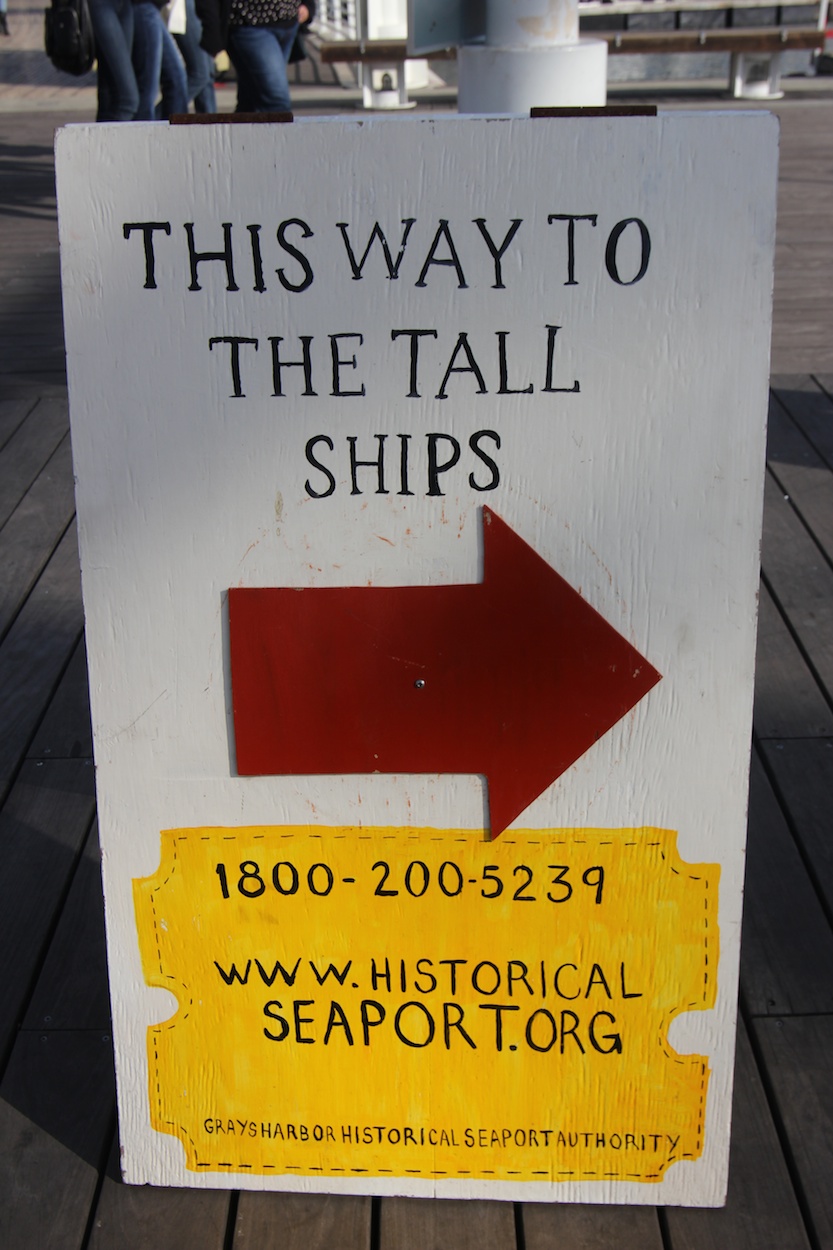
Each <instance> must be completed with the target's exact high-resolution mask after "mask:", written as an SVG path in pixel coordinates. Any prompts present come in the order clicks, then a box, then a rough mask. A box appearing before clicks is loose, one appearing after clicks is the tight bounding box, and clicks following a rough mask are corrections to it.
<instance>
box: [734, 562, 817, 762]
mask: <svg viewBox="0 0 833 1250" xmlns="http://www.w3.org/2000/svg"><path fill="white" fill-rule="evenodd" d="M753 720H754V725H755V732H756V733H757V735H758V737H759V738H803V737H812V736H814V735H819V734H833V710H831V707H830V704H829V703H828V701H827V700H826V698H825V697H824V693H823V692H822V689H821V687H820V686H819V683H818V682H817V681H816V679H815V677H814V676H813V673H812V671H811V670H810V668H809V667H808V665H807V663H806V661H805V659H804V657H803V655H802V654H801V651H800V649H799V647H798V645H797V643H796V642H795V640H794V638H793V636H792V634H791V633H790V630H789V626H788V624H787V622H786V620H785V619H784V617H783V616H782V615H781V613H780V612H779V611H778V609H777V607H776V606H775V604H774V603H773V601H772V596H771V595H770V593H769V591H768V590H767V588H766V586H765V585H762V586H761V592H760V601H759V612H758V649H757V662H756V674H755V712H754V717H753Z"/></svg>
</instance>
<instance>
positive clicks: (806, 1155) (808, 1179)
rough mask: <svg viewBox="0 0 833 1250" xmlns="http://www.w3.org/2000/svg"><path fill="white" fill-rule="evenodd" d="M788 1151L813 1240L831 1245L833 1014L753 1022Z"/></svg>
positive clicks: (823, 1249)
mask: <svg viewBox="0 0 833 1250" xmlns="http://www.w3.org/2000/svg"><path fill="white" fill-rule="evenodd" d="M754 1028H755V1036H756V1038H757V1041H758V1044H759V1046H760V1049H761V1053H762V1055H763V1056H764V1058H765V1060H766V1065H767V1072H768V1075H769V1081H770V1084H771V1086H772V1088H773V1091H774V1094H775V1102H776V1106H777V1111H778V1114H779V1116H780V1118H781V1120H782V1122H783V1125H784V1128H785V1131H786V1134H787V1138H788V1142H789V1149H790V1151H791V1154H792V1158H793V1161H794V1165H795V1168H796V1170H797V1172H798V1175H799V1179H800V1186H801V1192H802V1195H803V1198H804V1201H805V1202H806V1204H807V1207H808V1210H809V1213H810V1219H811V1222H812V1229H813V1233H814V1237H815V1244H816V1245H817V1246H818V1247H819V1250H830V1247H831V1246H833V1184H831V1171H830V1157H831V1151H833V1018H832V1017H831V1016H830V1015H827V1016H823V1017H818V1016H817V1017H802V1018H800V1019H788V1018H787V1019H780V1020H756V1021H755V1025H754Z"/></svg>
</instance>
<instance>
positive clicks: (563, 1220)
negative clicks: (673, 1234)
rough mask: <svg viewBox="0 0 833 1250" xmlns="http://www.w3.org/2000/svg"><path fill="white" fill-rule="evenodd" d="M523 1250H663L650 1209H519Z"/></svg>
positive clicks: (529, 1206)
mask: <svg viewBox="0 0 833 1250" xmlns="http://www.w3.org/2000/svg"><path fill="white" fill-rule="evenodd" d="M523 1235H524V1240H523V1245H524V1250H555V1248H556V1247H557V1248H558V1250H600V1247H602V1246H611V1247H615V1248H616V1250H663V1242H662V1231H661V1229H660V1224H659V1219H658V1216H657V1211H656V1209H655V1208H654V1207H616V1206H612V1207H601V1206H600V1207H591V1206H566V1205H565V1206H549V1205H545V1204H543V1203H533V1202H525V1203H524V1205H523Z"/></svg>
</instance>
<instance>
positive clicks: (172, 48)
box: [133, 0, 188, 122]
mask: <svg viewBox="0 0 833 1250" xmlns="http://www.w3.org/2000/svg"><path fill="white" fill-rule="evenodd" d="M133 9H134V19H135V23H136V30H135V34H134V37H133V67H134V69H135V71H136V81H137V83H138V86H139V107H138V109H137V110H136V121H139V122H152V121H155V119H156V98H157V96H158V95H159V86H160V82H161V80H162V79H164V81H165V94H166V97H167V99H168V101H169V106H170V111H171V113H187V112H188V85H187V81H186V78H185V66H184V65H183V63H182V57H181V56H180V55H179V51H178V49H177V46H176V44H175V43H174V40H173V35H172V34H171V33H170V31H169V30H168V28H167V26H166V25H165V22H164V21H163V19H162V14H161V13H160V12H159V10H158V9H157V7H156V5H155V4H152V3H151V2H150V0H141V3H139V4H134V5H133Z"/></svg>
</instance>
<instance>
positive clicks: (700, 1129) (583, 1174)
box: [136, 826, 720, 1182]
mask: <svg viewBox="0 0 833 1250" xmlns="http://www.w3.org/2000/svg"><path fill="white" fill-rule="evenodd" d="M253 827H254V828H257V827H258V826H241V828H240V829H237V830H236V831H235V832H234V833H231V834H227V833H224V832H222V829H223V827H220V826H218V827H217V828H214V829H212V832H211V833H209V834H204V833H203V834H200V835H199V836H198V839H197V840H198V841H201V842H209V841H211V840H212V838H217V837H219V838H220V840H221V841H224V842H233V841H237V840H238V839H239V837H240V835H241V833H242V832H243V830H244V829H246V828H253ZM261 827H262V826H261ZM342 827H343V826H342ZM225 828H228V826H225ZM647 828H655V826H642V830H641V831H642V832H644V831H645V830H646V829H647ZM473 832H476V831H473ZM604 832H608V831H607V830H605V831H604ZM662 832H663V833H665V834H667V835H669V837H671V838H672V839H673V844H672V848H671V849H672V850H673V852H674V853H675V854H677V836H678V831H677V830H674V829H667V830H662ZM165 833H170V835H171V848H172V856H171V866H170V870H169V871H168V873H167V876H166V877H165V878H164V879H163V880H162V881H161V882H159V883H158V884H157V885H154V886H150V887H149V895H150V898H149V901H150V906H151V913H152V918H153V936H154V943H155V946H156V956H157V961H158V965H159V976H160V978H163V979H164V980H167V981H174V982H175V983H176V984H178V985H180V986H181V987H182V988H183V990H185V992H186V994H187V993H188V987H187V985H185V983H184V982H182V981H179V980H178V979H177V978H176V977H173V976H171V975H170V974H168V973H166V972H164V971H163V967H162V952H161V947H160V941H159V930H158V925H157V915H156V904H155V899H154V897H153V896H154V895H155V894H157V893H158V892H159V891H160V890H162V889H163V888H164V887H165V886H166V885H167V884H168V882H169V881H170V879H171V877H172V876H173V874H174V872H175V871H176V868H177V863H178V855H177V842H179V841H182V842H187V841H188V839H189V837H190V836H192V835H189V834H183V833H181V832H180V831H178V830H162V831H161V832H160V838H161V837H162V836H163V835H164V834H165ZM272 836H278V837H280V838H281V839H291V838H297V837H302V836H304V835H302V834H298V833H281V834H277V835H275V834H273V835H272ZM306 836H307V837H310V838H317V839H319V840H322V839H323V836H324V835H323V834H320V833H312V832H309V833H307V834H306ZM332 836H333V839H334V840H336V839H338V840H340V841H344V840H346V839H347V838H348V834H346V833H343V834H333V835H332ZM354 836H357V837H358V838H359V840H361V841H368V842H369V841H372V840H373V838H374V835H373V834H362V833H360V832H358V831H357V833H356V835H354ZM251 838H252V840H253V841H265V840H266V834H252V835H251ZM382 839H383V840H386V841H395V840H402V835H401V834H399V833H390V834H383V835H382ZM404 840H405V841H408V842H420V841H422V840H423V839H422V838H421V837H420V835H419V834H418V833H408V834H406V835H405V838H404ZM663 840H665V839H663ZM663 840H656V841H652V842H648V841H645V840H632V841H627V842H624V843H623V846H624V847H625V848H626V849H630V848H645V847H656V848H658V849H659V853H660V858H661V859H662V861H663V864H665V866H666V867H667V868H668V869H670V871H671V872H672V873H673V874H674V875H675V876H678V877H687V878H688V880H689V881H696V882H700V883H701V884H702V885H703V887H704V891H705V893H704V897H703V910H704V919H703V929H704V933H703V948H704V957H703V967H704V973H703V1001H702V1003H697V1002H692V1003H688V1004H684V1005H681V1006H678V1007H675V1008H673V1009H672V1010H671V1011H670V1013H669V1014H668V1015H667V1016H663V1017H662V1019H661V1021H660V1029H659V1038H658V1041H659V1045H660V1048H661V1050H662V1051H663V1053H664V1054H665V1056H666V1058H668V1059H670V1060H671V1061H672V1062H673V1063H678V1064H681V1065H686V1063H687V1061H688V1066H695V1065H692V1064H691V1062H690V1061H691V1058H692V1056H690V1055H689V1056H685V1055H679V1054H678V1052H677V1051H675V1050H672V1049H671V1048H670V1046H669V1045H668V1040H667V1039H668V1029H669V1028H670V1025H671V1021H672V1020H673V1019H674V1017H675V1016H677V1015H680V1014H682V1013H684V1012H687V1011H704V1010H708V1006H707V1004H708V1000H709V992H710V991H709V942H710V938H711V935H710V933H709V926H710V923H711V921H710V915H711V911H712V909H714V912H715V916H716V915H717V903H716V902H715V903H714V904H712V902H711V899H710V896H709V891H710V889H711V882H710V881H709V880H708V878H707V877H704V876H702V875H699V876H698V875H695V874H694V873H687V872H684V871H681V870H680V869H679V868H677V867H676V866H675V865H674V864H673V863H672V862H671V861H670V859H669V858H668V856H666V852H665V849H664V847H663ZM429 841H432V842H468V841H470V839H469V838H466V837H459V838H447V837H440V836H438V837H435V838H429ZM503 841H504V845H509V846H519V845H523V846H568V845H569V846H587V845H589V844H590V842H591V841H592V839H589V838H575V837H574V838H570V837H562V838H552V839H547V838H543V839H540V840H537V841H533V840H532V839H523V840H521V839H517V838H507V837H504V839H503ZM596 845H598V846H599V847H602V846H614V845H615V840H614V839H613V838H610V839H608V840H607V841H605V842H602V841H599V840H598V839H597V840H596ZM678 859H679V856H678ZM679 862H680V863H681V864H682V863H684V861H683V860H682V859H679ZM709 867H718V868H720V865H709ZM159 870H161V862H160V869H158V870H157V871H159ZM153 875H154V876H155V875H156V874H153ZM150 880H152V877H151V878H147V877H146V878H137V879H136V881H137V882H139V881H142V882H149V881H150ZM718 880H719V878H718ZM716 893H719V885H718V889H717V891H716ZM715 925H716V927H718V939H719V926H717V922H716V921H715ZM157 988H161V989H164V988H166V987H165V986H157ZM171 992H172V993H173V991H171ZM716 992H717V990H716V986H715V991H714V993H715V994H716ZM192 1006H193V998H190V997H189V1000H188V1009H187V1010H186V1011H185V1012H184V1014H182V1015H181V1014H180V1010H179V1009H177V1011H176V1012H175V1013H174V1015H173V1016H172V1017H171V1018H170V1020H168V1021H165V1022H163V1023H161V1024H155V1025H149V1026H148V1051H149V1052H150V1051H151V1050H152V1052H153V1058H154V1061H155V1067H156V1073H155V1078H156V1079H155V1086H156V1096H157V1106H158V1115H157V1121H158V1123H161V1124H164V1125H167V1126H168V1128H169V1129H170V1130H171V1135H172V1136H174V1137H178V1138H179V1139H180V1140H187V1141H188V1142H189V1143H190V1145H191V1149H192V1151H193V1156H194V1158H195V1160H196V1162H195V1164H194V1167H193V1169H191V1170H197V1169H203V1170H207V1171H210V1170H215V1169H219V1168H223V1169H233V1170H234V1171H253V1172H254V1171H257V1172H258V1173H262V1172H263V1171H265V1170H270V1171H275V1170H276V1168H277V1166H278V1165H277V1164H274V1163H260V1164H259V1165H258V1167H257V1169H255V1165H254V1164H252V1163H236V1164H235V1163H232V1162H217V1163H203V1162H200V1160H199V1150H198V1147H197V1144H196V1142H195V1141H194V1139H193V1137H192V1136H191V1134H190V1133H189V1132H188V1130H187V1129H186V1128H185V1127H184V1126H183V1125H177V1124H175V1123H174V1121H172V1120H168V1119H165V1118H164V1116H163V1115H162V1090H161V1084H160V1081H159V1052H158V1047H157V1045H156V1038H157V1037H158V1035H159V1034H160V1033H162V1032H165V1031H169V1030H171V1029H173V1028H174V1027H175V1025H176V1024H177V1023H179V1022H180V1021H184V1020H187V1018H188V1016H189V1015H190V1009H191V1007H192ZM148 1057H149V1058H150V1055H149V1056H148ZM709 1075H710V1073H709V1066H708V1061H707V1059H704V1060H703V1061H702V1062H701V1063H700V1097H699V1102H698V1116H697V1127H696V1130H695V1131H696V1143H697V1144H696V1153H695V1152H691V1151H682V1152H681V1154H680V1155H679V1159H697V1158H699V1157H700V1155H701V1153H702V1148H703V1136H704V1126H705V1108H706V1096H707V1091H708V1078H709ZM150 1085H151V1088H152V1087H153V1076H152V1075H151V1081H150ZM152 1127H154V1128H155V1127H156V1126H155V1125H152ZM551 1131H552V1130H551ZM617 1136H619V1134H617ZM679 1159H678V1158H677V1157H676V1156H674V1155H669V1156H668V1158H667V1159H666V1160H665V1161H664V1162H663V1163H661V1164H660V1165H659V1167H658V1168H657V1170H656V1171H654V1172H648V1173H642V1172H622V1171H618V1172H602V1173H599V1172H598V1171H590V1170H585V1171H576V1170H574V1169H571V1170H568V1169H558V1170H556V1171H552V1170H549V1171H545V1170H533V1171H530V1172H529V1173H527V1176H528V1177H529V1178H532V1177H537V1176H544V1177H550V1179H551V1182H552V1179H553V1178H557V1177H564V1178H567V1177H573V1178H576V1179H579V1180H591V1179H598V1178H599V1176H600V1175H601V1176H602V1177H604V1178H605V1179H607V1180H636V1181H640V1182H648V1181H651V1182H657V1181H661V1180H662V1178H663V1174H664V1172H665V1171H666V1170H667V1169H668V1168H669V1167H670V1166H671V1164H673V1163H677V1162H678V1161H679ZM186 1167H189V1168H190V1165H189V1164H188V1163H187V1161H186ZM283 1167H284V1170H285V1171H287V1172H304V1173H305V1174H307V1173H311V1172H321V1173H323V1172H327V1173H328V1174H329V1173H333V1172H340V1173H347V1172H349V1173H353V1174H355V1175H368V1174H369V1173H370V1172H371V1171H372V1172H373V1175H404V1176H472V1175H474V1176H475V1177H486V1176H495V1175H497V1172H496V1170H495V1169H490V1168H481V1169H480V1170H479V1171H476V1172H472V1171H471V1170H470V1169H458V1170H457V1171H451V1172H448V1171H440V1170H438V1169H429V1168H403V1169H402V1171H401V1173H396V1172H394V1170H393V1169H391V1168H376V1169H370V1168H341V1167H335V1166H329V1167H327V1168H324V1167H317V1166H313V1165H312V1164H306V1165H304V1164H293V1163H285V1164H284V1165H283ZM505 1174H506V1176H507V1177H508V1176H511V1177H523V1176H524V1173H523V1172H521V1171H517V1172H516V1171H509V1170H506V1173H505Z"/></svg>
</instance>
